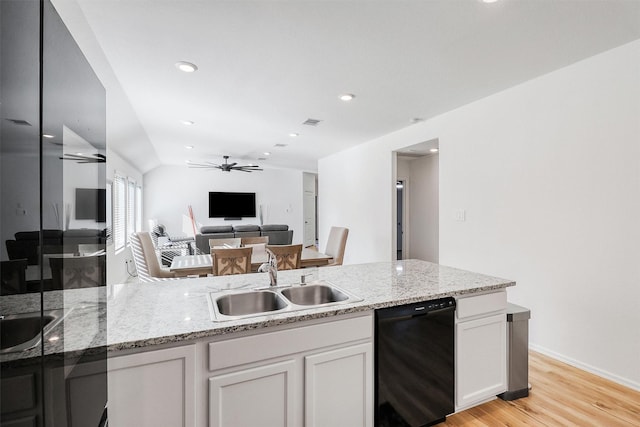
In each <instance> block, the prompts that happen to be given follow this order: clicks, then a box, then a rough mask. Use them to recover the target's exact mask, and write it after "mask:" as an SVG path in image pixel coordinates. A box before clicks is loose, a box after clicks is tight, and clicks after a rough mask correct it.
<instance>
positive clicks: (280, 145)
mask: <svg viewBox="0 0 640 427" xmlns="http://www.w3.org/2000/svg"><path fill="white" fill-rule="evenodd" d="M286 146H287V144H276V145H274V147H286Z"/></svg>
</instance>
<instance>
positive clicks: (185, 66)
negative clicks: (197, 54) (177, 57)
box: [176, 61, 198, 73]
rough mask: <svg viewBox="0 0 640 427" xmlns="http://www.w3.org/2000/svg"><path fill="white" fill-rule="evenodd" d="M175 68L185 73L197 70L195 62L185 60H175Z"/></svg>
mask: <svg viewBox="0 0 640 427" xmlns="http://www.w3.org/2000/svg"><path fill="white" fill-rule="evenodd" d="M176 68H177V69H178V70H180V71H184V72H185V73H193V72H194V71H197V70H198V67H197V66H196V64H192V63H191V62H186V61H178V62H176Z"/></svg>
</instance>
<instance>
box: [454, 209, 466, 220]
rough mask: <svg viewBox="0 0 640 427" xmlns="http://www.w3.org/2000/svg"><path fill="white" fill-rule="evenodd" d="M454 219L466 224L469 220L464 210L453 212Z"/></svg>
mask: <svg viewBox="0 0 640 427" xmlns="http://www.w3.org/2000/svg"><path fill="white" fill-rule="evenodd" d="M453 219H455V220H456V221H460V222H464V221H465V220H466V219H467V213H466V211H465V210H464V209H456V210H455V211H454V212H453Z"/></svg>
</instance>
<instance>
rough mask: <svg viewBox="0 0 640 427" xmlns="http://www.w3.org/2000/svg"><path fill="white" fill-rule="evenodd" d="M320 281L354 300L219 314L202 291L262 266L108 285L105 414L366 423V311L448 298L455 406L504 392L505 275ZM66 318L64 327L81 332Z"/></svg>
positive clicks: (131, 420) (386, 273)
mask: <svg viewBox="0 0 640 427" xmlns="http://www.w3.org/2000/svg"><path fill="white" fill-rule="evenodd" d="M301 273H309V270H307V269H305V270H290V271H282V272H279V273H278V283H279V285H280V286H282V285H287V284H299V283H300V275H301ZM314 279H316V278H314ZM317 280H318V281H321V282H325V283H329V284H332V285H335V286H336V287H338V288H340V289H342V290H345V291H347V292H348V293H350V294H352V295H353V296H355V297H357V299H355V300H353V301H350V302H349V303H347V304H327V305H324V306H313V307H311V308H308V309H299V310H295V311H287V310H284V311H283V312H277V311H276V312H273V313H272V314H267V315H260V316H252V317H242V318H239V319H235V320H229V321H222V322H221V321H213V320H212V318H211V313H210V304H211V300H209V294H211V295H212V296H214V297H215V296H216V295H218V294H220V295H222V294H227V293H229V291H231V290H238V291H242V290H244V291H247V290H249V289H251V288H256V287H263V288H264V287H267V286H268V284H269V279H268V277H267V275H266V274H263V273H258V274H248V275H237V276H222V277H215V278H193V279H183V280H169V281H161V282H156V283H140V284H137V283H136V284H125V285H115V286H109V287H108V290H107V295H108V304H107V305H108V328H107V331H108V336H107V342H108V351H109V368H108V369H109V418H110V423H113V424H114V425H137V426H147V425H149V426H151V425H172V426H174V425H175V426H178V425H184V426H202V427H204V426H207V425H209V426H237V425H258V424H259V425H293V426H301V425H306V426H313V425H349V426H356V425H362V426H372V425H373V412H374V409H373V396H374V390H373V388H374V387H373V376H374V369H373V360H374V350H373V348H374V347H373V342H374V333H375V332H374V320H373V318H374V316H373V313H374V311H375V310H376V309H380V308H385V307H393V306H398V305H403V304H410V303H416V302H422V301H427V300H433V299H437V298H442V297H448V296H452V297H455V298H456V301H457V318H456V340H457V341H456V348H457V354H456V361H455V364H456V372H457V378H456V409H457V410H461V409H464V408H466V407H469V406H473V405H475V404H478V403H480V402H481V401H484V400H486V399H487V398H490V397H491V396H495V395H496V394H498V393H500V392H502V391H504V390H505V388H504V387H505V384H506V379H505V376H506V343H505V339H506V334H505V327H506V316H505V315H504V313H505V309H506V292H505V288H506V287H509V286H513V285H515V283H514V282H513V281H510V280H506V279H500V278H496V277H490V276H486V275H482V274H477V273H472V272H468V271H463V270H458V269H454V268H450V267H445V266H440V265H437V264H432V263H428V262H424V261H417V260H405V261H397V262H382V263H371V264H362V265H345V266H339V267H328V268H320V269H318V270H317ZM307 286H310V285H307ZM77 291H84V290H77ZM79 299H80V300H81V299H82V298H79ZM67 304H68V303H67ZM71 314H73V313H71ZM70 316H71V315H70ZM71 320H73V319H71ZM74 323H75V322H71V321H68V322H65V334H66V335H68V336H75V335H78V336H81V334H78V331H74ZM80 324H81V322H80ZM466 325H473V327H471V328H469V327H467V326H466ZM460 339H462V340H465V342H459V340H460ZM484 342H486V343H487V345H488V348H489V349H493V350H494V351H495V349H497V350H498V353H497V354H493V356H492V359H491V360H486V359H485V360H477V358H474V357H473V355H472V354H471V355H470V354H462V353H461V352H460V349H465V350H464V351H465V352H468V349H469V346H478V345H481V346H482V345H483V343H484ZM47 345H53V344H49V343H47ZM72 348H73V345H72V344H71V343H69V342H67V343H66V345H65V349H66V350H67V351H68V350H69V349H72ZM49 351H54V350H53V349H51V350H49ZM470 356H472V357H470ZM492 367H495V368H492ZM476 370H478V371H482V375H480V376H479V377H477V378H468V377H469V375H473V372H475V371H476ZM492 370H493V374H494V375H493V376H491V375H489V376H487V375H488V374H491V373H492ZM470 372H471V373H470ZM460 373H465V374H464V375H466V376H467V378H464V377H462V378H460V375H459V374H460ZM256 422H258V424H255V423H256Z"/></svg>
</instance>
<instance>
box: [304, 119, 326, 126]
mask: <svg viewBox="0 0 640 427" xmlns="http://www.w3.org/2000/svg"><path fill="white" fill-rule="evenodd" d="M321 121H322V120H318V119H307V120H305V121H304V122H303V123H302V124H303V125H307V126H318V124H319V123H320V122H321Z"/></svg>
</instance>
